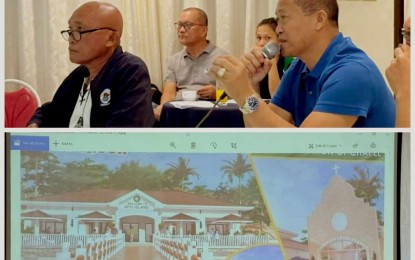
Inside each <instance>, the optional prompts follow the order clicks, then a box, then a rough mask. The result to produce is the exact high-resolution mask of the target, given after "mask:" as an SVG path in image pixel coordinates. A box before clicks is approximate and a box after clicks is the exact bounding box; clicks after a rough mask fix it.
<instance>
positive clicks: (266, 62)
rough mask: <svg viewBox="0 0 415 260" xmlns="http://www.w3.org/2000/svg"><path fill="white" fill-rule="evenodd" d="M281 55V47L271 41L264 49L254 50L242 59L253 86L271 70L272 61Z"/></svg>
mask: <svg viewBox="0 0 415 260" xmlns="http://www.w3.org/2000/svg"><path fill="white" fill-rule="evenodd" d="M279 54H280V46H279V45H278V44H277V43H275V42H273V41H270V42H268V43H267V44H266V45H265V46H264V47H263V48H262V49H260V48H254V49H252V50H251V52H249V53H247V54H245V55H244V56H243V57H242V61H243V62H244V63H245V66H246V69H247V70H248V73H249V77H250V79H251V80H252V83H253V84H258V83H259V82H260V81H261V80H262V79H263V78H264V77H265V76H266V75H267V74H268V72H269V70H270V69H271V66H272V63H271V60H272V59H273V58H274V57H275V56H277V55H279Z"/></svg>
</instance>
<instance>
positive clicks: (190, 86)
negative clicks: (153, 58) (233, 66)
mask: <svg viewBox="0 0 415 260" xmlns="http://www.w3.org/2000/svg"><path fill="white" fill-rule="evenodd" d="M174 26H175V28H176V30H177V37H178V40H179V42H180V44H182V45H183V46H184V48H183V49H182V50H181V51H179V52H177V53H175V54H173V56H172V57H170V59H169V61H168V67H167V73H166V76H165V78H164V86H163V89H162V93H163V94H162V96H161V100H160V105H159V106H158V107H156V108H155V110H154V114H155V116H156V118H157V119H160V115H161V110H162V107H163V104H164V103H167V102H169V101H173V100H175V99H179V100H180V99H181V92H182V91H184V90H196V91H197V95H198V97H199V98H200V99H215V98H216V81H215V80H214V79H212V78H211V77H210V76H209V75H208V74H206V73H205V72H204V71H205V70H206V69H207V68H209V67H210V66H211V65H212V63H213V60H214V59H215V58H216V57H218V56H220V55H227V52H226V51H225V50H223V49H221V48H219V47H217V46H215V45H214V44H213V43H212V42H211V41H209V40H207V33H208V17H207V14H206V13H205V12H204V11H203V10H201V9H199V8H195V7H190V8H187V9H185V10H183V11H182V12H181V13H180V15H179V20H178V21H177V22H176V23H175V24H174Z"/></svg>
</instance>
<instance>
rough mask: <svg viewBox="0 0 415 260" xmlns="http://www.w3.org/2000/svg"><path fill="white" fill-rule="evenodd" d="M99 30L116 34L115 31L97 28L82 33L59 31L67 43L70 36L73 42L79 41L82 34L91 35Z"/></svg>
mask: <svg viewBox="0 0 415 260" xmlns="http://www.w3.org/2000/svg"><path fill="white" fill-rule="evenodd" d="M100 30H110V31H113V32H116V31H117V30H114V29H111V28H97V29H90V30H84V31H79V30H64V31H61V34H62V37H63V38H64V39H65V40H67V41H69V38H70V37H71V36H72V38H73V39H74V40H75V41H80V40H81V35H82V34H84V33H91V32H96V31H100Z"/></svg>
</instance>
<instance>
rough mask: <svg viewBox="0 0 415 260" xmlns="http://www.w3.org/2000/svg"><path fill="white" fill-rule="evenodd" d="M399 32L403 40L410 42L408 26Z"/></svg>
mask: <svg viewBox="0 0 415 260" xmlns="http://www.w3.org/2000/svg"><path fill="white" fill-rule="evenodd" d="M401 34H402V36H403V38H404V40H405V42H407V43H410V42H411V29H410V28H402V29H401Z"/></svg>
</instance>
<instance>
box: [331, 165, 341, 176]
mask: <svg viewBox="0 0 415 260" xmlns="http://www.w3.org/2000/svg"><path fill="white" fill-rule="evenodd" d="M332 169H333V170H334V174H335V175H339V172H338V169H340V167H339V166H338V165H337V164H334V167H333V168H332Z"/></svg>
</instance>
